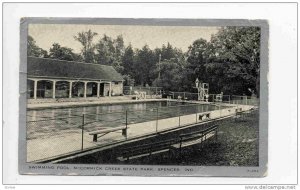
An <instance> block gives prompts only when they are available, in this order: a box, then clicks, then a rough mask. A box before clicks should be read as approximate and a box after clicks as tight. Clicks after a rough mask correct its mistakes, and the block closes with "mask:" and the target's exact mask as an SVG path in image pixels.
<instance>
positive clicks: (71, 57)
mask: <svg viewBox="0 0 300 190" xmlns="http://www.w3.org/2000/svg"><path fill="white" fill-rule="evenodd" d="M49 57H50V58H53V59H60V60H67V61H80V60H81V58H80V55H77V54H75V53H73V50H72V49H71V48H67V47H61V46H60V45H59V44H58V43H54V44H53V45H52V47H51V48H50V51H49Z"/></svg>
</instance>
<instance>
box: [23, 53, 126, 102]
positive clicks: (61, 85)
mask: <svg viewBox="0 0 300 190" xmlns="http://www.w3.org/2000/svg"><path fill="white" fill-rule="evenodd" d="M27 71H28V73H27V97H28V99H51V98H53V99H56V98H79V97H82V98H87V97H98V98H99V97H101V96H118V95H122V94H123V78H122V76H121V74H120V73H118V72H117V71H116V70H115V69H114V68H113V67H112V66H108V65H100V64H91V63H83V62H74V61H63V60H56V59H48V58H37V57H28V59H27Z"/></svg>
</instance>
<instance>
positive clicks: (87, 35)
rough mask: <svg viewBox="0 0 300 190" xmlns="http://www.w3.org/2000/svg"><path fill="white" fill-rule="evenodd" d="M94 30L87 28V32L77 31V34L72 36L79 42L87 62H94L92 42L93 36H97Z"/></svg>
mask: <svg viewBox="0 0 300 190" xmlns="http://www.w3.org/2000/svg"><path fill="white" fill-rule="evenodd" d="M97 35H98V34H97V33H96V32H92V31H91V30H88V31H87V32H79V33H78V34H77V36H74V39H75V40H76V41H78V42H80V43H81V45H82V46H83V47H82V49H81V52H82V55H83V59H84V61H85V62H87V63H94V62H95V53H94V51H95V46H94V44H93V38H94V37H95V36H97Z"/></svg>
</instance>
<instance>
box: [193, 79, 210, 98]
mask: <svg viewBox="0 0 300 190" xmlns="http://www.w3.org/2000/svg"><path fill="white" fill-rule="evenodd" d="M195 84H196V88H197V90H198V101H205V102H208V98H209V94H208V90H209V84H208V83H201V82H199V79H198V78H197V79H196V81H195Z"/></svg>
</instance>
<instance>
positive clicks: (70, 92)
mask: <svg viewBox="0 0 300 190" xmlns="http://www.w3.org/2000/svg"><path fill="white" fill-rule="evenodd" d="M72 85H73V81H69V98H72Z"/></svg>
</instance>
